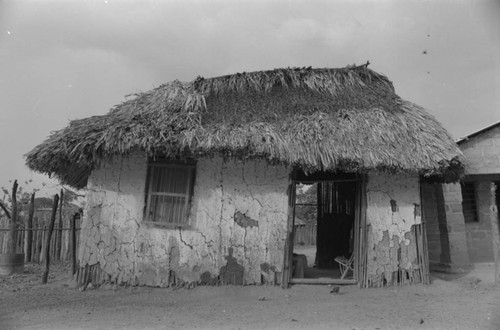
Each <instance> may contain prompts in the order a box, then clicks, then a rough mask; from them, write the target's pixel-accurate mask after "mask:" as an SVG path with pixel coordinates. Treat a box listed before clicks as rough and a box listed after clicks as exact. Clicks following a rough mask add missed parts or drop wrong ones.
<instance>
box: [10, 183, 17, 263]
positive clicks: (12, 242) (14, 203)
mask: <svg viewBox="0 0 500 330" xmlns="http://www.w3.org/2000/svg"><path fill="white" fill-rule="evenodd" d="M17 187H18V185H17V180H15V181H14V184H13V185H12V218H11V219H10V252H11V253H16V243H17V237H16V227H17Z"/></svg>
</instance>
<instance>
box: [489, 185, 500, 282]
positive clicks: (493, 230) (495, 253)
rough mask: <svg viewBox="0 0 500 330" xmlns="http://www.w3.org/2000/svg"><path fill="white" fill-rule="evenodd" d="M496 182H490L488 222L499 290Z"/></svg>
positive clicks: (499, 236)
mask: <svg viewBox="0 0 500 330" xmlns="http://www.w3.org/2000/svg"><path fill="white" fill-rule="evenodd" d="M496 189H497V187H496V184H495V182H492V183H491V184H490V222H491V238H492V240H493V256H494V258H495V287H496V289H497V290H500V230H499V225H498V221H499V220H498V205H497V203H496Z"/></svg>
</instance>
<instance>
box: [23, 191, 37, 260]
mask: <svg viewBox="0 0 500 330" xmlns="http://www.w3.org/2000/svg"><path fill="white" fill-rule="evenodd" d="M34 215H35V192H33V193H32V194H31V200H30V211H29V215H28V223H27V224H26V243H25V245H24V246H25V255H24V262H28V261H31V246H32V244H33V216H34Z"/></svg>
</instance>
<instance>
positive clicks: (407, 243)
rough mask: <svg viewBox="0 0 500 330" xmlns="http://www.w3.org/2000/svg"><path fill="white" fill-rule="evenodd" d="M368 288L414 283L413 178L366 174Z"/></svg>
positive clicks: (416, 195) (416, 193) (416, 212)
mask: <svg viewBox="0 0 500 330" xmlns="http://www.w3.org/2000/svg"><path fill="white" fill-rule="evenodd" d="M366 192H367V209H366V222H367V227H368V256H367V258H368V259H367V276H368V286H370V287H379V286H385V285H391V284H403V283H412V282H418V279H416V280H415V279H414V276H415V274H414V272H415V271H416V270H418V269H419V261H418V256H417V248H416V238H415V227H414V226H418V225H420V224H421V215H420V212H421V211H420V188H419V178H418V176H417V175H410V174H406V175H404V174H400V175H394V174H385V173H370V174H369V175H368V182H367V187H366Z"/></svg>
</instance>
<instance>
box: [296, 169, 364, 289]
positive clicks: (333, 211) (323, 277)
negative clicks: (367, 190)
mask: <svg viewBox="0 0 500 330" xmlns="http://www.w3.org/2000/svg"><path fill="white" fill-rule="evenodd" d="M360 187H361V178H360V177H358V176H356V175H354V174H335V175H325V174H319V173H318V174H313V175H304V174H302V175H297V177H296V180H295V203H294V213H293V215H294V216H293V235H292V237H293V242H292V244H291V247H292V274H291V283H339V284H355V283H357V271H356V267H355V266H356V265H357V260H356V259H357V257H356V256H357V255H358V245H359V243H358V242H359V237H358V236H359V234H358V233H359V219H360V214H361V203H360V196H361V195H360Z"/></svg>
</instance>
